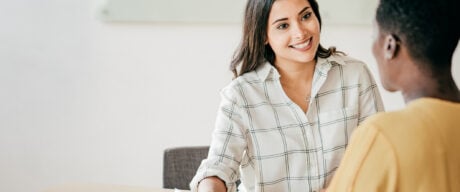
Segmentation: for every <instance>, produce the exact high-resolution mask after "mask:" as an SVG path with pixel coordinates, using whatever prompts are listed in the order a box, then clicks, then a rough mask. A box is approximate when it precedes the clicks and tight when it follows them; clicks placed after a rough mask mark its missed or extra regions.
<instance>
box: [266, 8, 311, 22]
mask: <svg viewBox="0 0 460 192" xmlns="http://www.w3.org/2000/svg"><path fill="white" fill-rule="evenodd" d="M309 8H310V7H305V8H303V9H302V10H301V11H300V12H299V15H302V13H304V12H305V11H307V10H308V9H309ZM285 20H288V18H280V19H277V20H275V21H274V22H273V23H272V25H273V24H275V23H277V22H280V21H285Z"/></svg>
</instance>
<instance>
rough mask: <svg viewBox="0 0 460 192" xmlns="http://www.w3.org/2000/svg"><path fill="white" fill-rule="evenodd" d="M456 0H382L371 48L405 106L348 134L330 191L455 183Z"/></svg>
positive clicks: (458, 98) (458, 132) (458, 142)
mask: <svg viewBox="0 0 460 192" xmlns="http://www.w3.org/2000/svg"><path fill="white" fill-rule="evenodd" d="M458 7H460V6H459V1H458V0H380V3H379V5H378V8H377V13H376V21H375V22H374V23H375V25H374V26H375V27H374V29H375V30H374V32H375V38H374V43H373V48H372V51H373V54H374V56H375V58H376V61H377V63H378V67H379V73H380V78H381V80H382V84H383V87H384V88H385V89H386V90H388V91H401V92H402V94H403V96H404V100H405V102H406V103H407V106H406V107H405V108H404V109H402V110H399V111H393V112H384V113H378V114H376V115H374V116H372V117H370V118H368V119H367V120H366V121H365V122H364V123H363V124H362V125H360V126H359V127H358V128H357V129H356V130H355V132H354V133H353V135H352V139H351V142H350V144H349V146H348V148H347V150H346V152H345V155H344V158H343V159H342V161H341V164H340V166H339V168H338V170H337V172H336V174H335V176H334V178H333V179H332V181H331V183H330V185H329V187H328V188H327V191H328V192H334V191H358V192H359V191H365V192H374V191H378V192H380V191H399V192H404V191H410V192H413V191H430V192H431V191H460V91H459V89H458V87H457V85H456V84H455V81H454V80H453V76H452V74H451V73H452V72H451V67H452V56H453V53H454V51H455V49H456V47H457V44H458V41H459V36H460V31H459V28H460V27H459V26H458V25H459V24H460V20H459V15H458V12H457V11H456V10H455V9H458Z"/></svg>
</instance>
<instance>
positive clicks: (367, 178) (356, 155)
mask: <svg viewBox="0 0 460 192" xmlns="http://www.w3.org/2000/svg"><path fill="white" fill-rule="evenodd" d="M397 167H398V163H397V161H396V156H395V153H394V150H393V147H392V145H391V144H390V143H389V142H388V140H387V139H386V138H385V137H384V136H383V135H382V134H380V133H379V132H378V130H377V129H374V128H373V127H371V126H367V127H363V126H361V127H359V128H358V129H357V130H356V131H355V133H354V134H353V136H352V139H351V142H350V145H349V147H348V148H347V151H346V152H345V155H344V158H343V159H342V162H341V163H340V166H339V168H338V170H337V172H336V174H335V175H334V178H333V179H332V181H331V184H330V185H329V187H328V188H327V192H337V191H347V192H351V191H353V192H361V191H362V192H368V191H378V192H387V191H388V192H393V191H396V190H397V189H396V185H397Z"/></svg>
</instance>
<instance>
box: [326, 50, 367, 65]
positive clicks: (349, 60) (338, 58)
mask: <svg viewBox="0 0 460 192" xmlns="http://www.w3.org/2000/svg"><path fill="white" fill-rule="evenodd" d="M328 60H329V61H331V62H332V63H334V62H335V63H337V64H339V65H342V66H346V67H363V66H365V65H366V63H364V62H363V61H362V60H359V59H357V58H354V57H351V56H348V55H343V54H337V53H336V54H333V55H331V56H329V58H328Z"/></svg>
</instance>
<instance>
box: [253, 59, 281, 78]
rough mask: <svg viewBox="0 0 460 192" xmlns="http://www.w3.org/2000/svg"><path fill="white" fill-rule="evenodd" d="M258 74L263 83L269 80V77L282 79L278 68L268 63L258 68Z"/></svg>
mask: <svg viewBox="0 0 460 192" xmlns="http://www.w3.org/2000/svg"><path fill="white" fill-rule="evenodd" d="M256 74H257V76H258V77H259V78H260V79H261V80H262V81H265V80H267V79H268V77H272V78H276V79H277V78H279V77H280V74H279V73H278V70H276V68H275V67H274V66H273V65H272V64H270V62H268V61H266V62H264V63H263V64H262V65H260V66H259V67H257V69H256Z"/></svg>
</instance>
